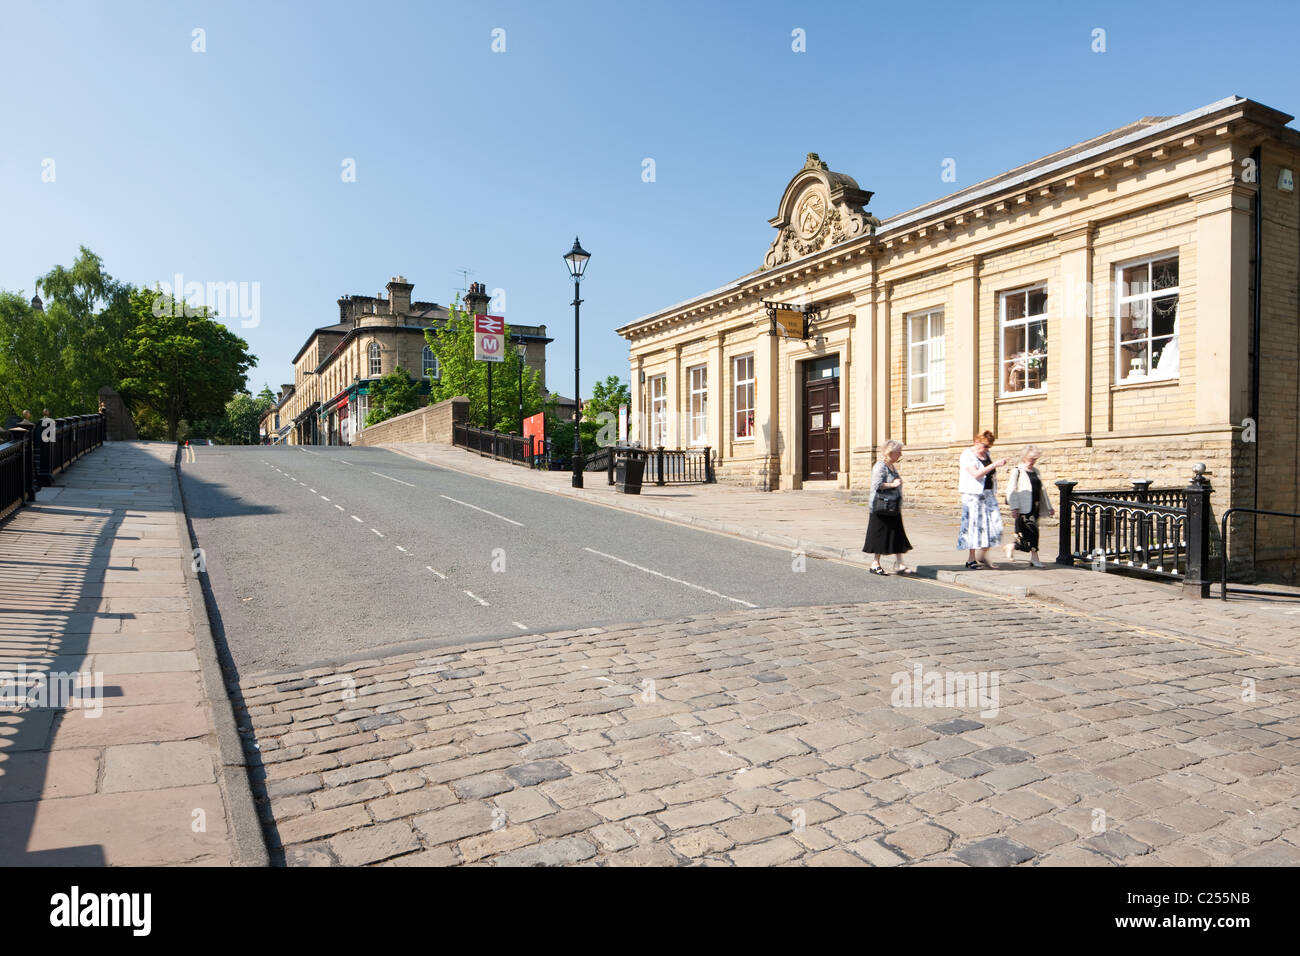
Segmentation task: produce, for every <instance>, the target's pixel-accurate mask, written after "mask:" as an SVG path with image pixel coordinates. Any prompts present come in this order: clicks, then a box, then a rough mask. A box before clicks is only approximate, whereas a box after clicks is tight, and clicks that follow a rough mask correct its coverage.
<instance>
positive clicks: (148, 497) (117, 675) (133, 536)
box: [0, 442, 247, 866]
mask: <svg viewBox="0 0 1300 956" xmlns="http://www.w3.org/2000/svg"><path fill="white" fill-rule="evenodd" d="M174 456H175V447H174V446H173V445H168V444H162V443H157V444H150V443H144V442H125V443H110V444H108V445H105V446H103V447H101V448H98V449H96V450H94V451H93V452H91V453H89V454H88V455H86V456H85V457H83V458H82V459H80V460H79V461H77V462H75V463H74V464H73V465H72V466H71V467H70V468H69V469H68V470H67V471H66V472H64V473H63V474H61V475H59V476H58V478H57V479H56V480H57V481H58V486H57V487H55V488H47V489H43V490H42V492H41V493H40V495H39V496H38V498H37V501H36V503H34V504H33V505H30V506H27V507H24V508H21V509H19V510H18V511H17V512H16V513H15V514H14V515H12V516H11V517H10V518H9V519H7V520H6V521H5V522H3V523H0V595H3V596H2V597H0V671H5V672H8V673H9V674H11V675H12V674H16V673H17V672H18V669H19V668H25V669H26V671H27V672H28V673H29V674H30V673H33V672H35V673H39V674H50V673H66V674H78V675H85V678H84V679H82V687H83V688H84V689H83V691H82V692H81V693H80V695H79V696H77V697H76V698H74V699H71V700H62V701H47V702H41V701H38V702H36V704H37V705H35V706H25V705H24V706H21V707H19V706H18V701H17V699H16V697H15V699H14V700H12V701H10V702H9V703H10V704H11V705H12V706H4V707H0V865H6V866H13V865H22V866H40V865H126V866H150V865H177V864H194V865H212V864H222V865H228V864H231V863H237V862H243V861H242V860H241V856H240V854H239V853H238V852H237V849H236V845H235V842H234V840H233V838H232V831H231V826H230V819H231V809H230V799H229V791H228V789H227V782H226V781H225V780H222V779H221V778H220V777H219V774H218V766H217V763H216V760H217V759H218V754H217V749H218V748H217V746H216V738H215V731H214V711H213V707H212V705H211V703H210V702H209V698H208V696H207V693H206V689H205V686H204V684H203V680H202V678H201V676H200V673H199V669H200V665H199V653H198V652H199V647H198V644H197V640H196V636H195V629H194V625H193V617H192V611H193V610H194V608H193V603H192V598H191V591H190V589H189V585H188V583H187V581H186V573H187V570H188V568H189V564H190V544H189V541H188V538H187V537H183V536H182V528H181V526H180V525H179V524H178V508H177V507H176V499H175V498H174V494H175V490H174V489H175V477H174V473H173V465H172V462H173V459H174ZM9 680H10V682H11V683H12V678H9ZM96 688H101V689H100V690H96ZM227 719H228V718H227ZM245 799H247V797H245Z"/></svg>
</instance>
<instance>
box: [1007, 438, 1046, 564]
mask: <svg viewBox="0 0 1300 956" xmlns="http://www.w3.org/2000/svg"><path fill="white" fill-rule="evenodd" d="M1042 454H1043V453H1042V451H1041V450H1040V449H1039V447H1038V446H1037V445H1026V446H1025V449H1024V451H1022V452H1021V453H1020V464H1018V465H1016V466H1015V467H1013V468H1012V469H1011V474H1010V476H1009V477H1008V479H1007V506H1008V507H1009V508H1010V509H1011V516H1012V517H1013V518H1015V519H1016V538H1017V540H1016V541H1014V542H1010V543H1008V544H1007V560H1008V561H1010V560H1012V554H1013V553H1014V549H1019V550H1021V551H1028V552H1029V563H1030V564H1031V565H1033V566H1034V567H1036V568H1041V567H1042V566H1043V562H1042V561H1039V560H1038V519H1039V518H1041V517H1042V516H1043V515H1047V516H1048V517H1049V518H1051V517H1054V516H1055V515H1056V510H1055V509H1054V508H1053V507H1052V499H1051V498H1049V497H1048V495H1047V486H1046V485H1044V484H1043V476H1042V475H1040V474H1039V473H1038V468H1037V465H1038V459H1039V458H1040V457H1041V456H1042Z"/></svg>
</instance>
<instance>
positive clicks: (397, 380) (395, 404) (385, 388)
mask: <svg viewBox="0 0 1300 956" xmlns="http://www.w3.org/2000/svg"><path fill="white" fill-rule="evenodd" d="M423 406H424V396H423V395H421V394H420V383H419V382H415V381H412V380H411V376H409V375H407V374H406V371H405V369H403V368H402V367H401V366H400V365H399V366H397V367H396V368H395V369H393V370H392V371H391V372H389V373H388V374H387V375H385V376H384V377H383V378H381V379H380V380H379V381H377V382H374V383H373V384H372V385H371V386H370V413H369V414H368V415H366V425H367V426H370V425H377V424H379V423H380V422H382V421H385V420H387V419H389V418H395V417H396V416H398V415H405V414H406V413H407V412H413V411H415V410H416V409H417V408H421V407H423Z"/></svg>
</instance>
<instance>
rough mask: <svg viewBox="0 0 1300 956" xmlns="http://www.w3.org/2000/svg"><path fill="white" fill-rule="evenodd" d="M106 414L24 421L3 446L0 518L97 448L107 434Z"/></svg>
mask: <svg viewBox="0 0 1300 956" xmlns="http://www.w3.org/2000/svg"><path fill="white" fill-rule="evenodd" d="M107 424H108V418H107V416H105V415H74V416H72V417H71V418H57V419H56V418H45V419H41V420H40V421H36V422H24V423H22V424H19V425H15V426H14V427H13V428H11V429H9V435H8V439H9V440H8V441H6V442H4V443H3V444H0V517H4V516H5V515H7V514H9V513H10V512H11V511H13V510H14V509H16V508H18V507H20V506H21V505H22V504H23V503H24V502H27V501H31V500H33V499H34V498H35V497H36V492H37V491H38V490H39V489H40V488H43V487H46V486H48V485H51V484H53V482H54V476H55V475H57V474H59V473H60V472H62V471H64V470H65V469H66V468H67V467H68V466H69V465H71V464H72V463H73V462H74V461H76V460H77V459H78V458H80V457H81V456H82V455H85V454H86V453H87V452H89V451H91V450H93V449H95V448H98V447H99V446H100V445H102V444H103V443H104V438H105V436H106V434H107Z"/></svg>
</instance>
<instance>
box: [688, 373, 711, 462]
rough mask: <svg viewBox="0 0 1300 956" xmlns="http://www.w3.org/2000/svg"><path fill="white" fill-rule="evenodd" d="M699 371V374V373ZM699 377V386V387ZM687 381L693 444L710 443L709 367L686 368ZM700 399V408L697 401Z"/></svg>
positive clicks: (691, 442)
mask: <svg viewBox="0 0 1300 956" xmlns="http://www.w3.org/2000/svg"><path fill="white" fill-rule="evenodd" d="M697 373H698V375H697ZM697 379H698V387H697ZM686 381H687V383H688V385H689V386H690V392H689V394H690V404H689V405H688V406H687V408H689V409H690V415H689V419H690V435H691V441H690V444H691V445H707V444H708V443H709V367H708V365H692V366H691V367H690V368H688V369H687V370H686ZM697 399H698V400H699V401H698V408H697V407H696V406H697V402H696V400H697Z"/></svg>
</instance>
